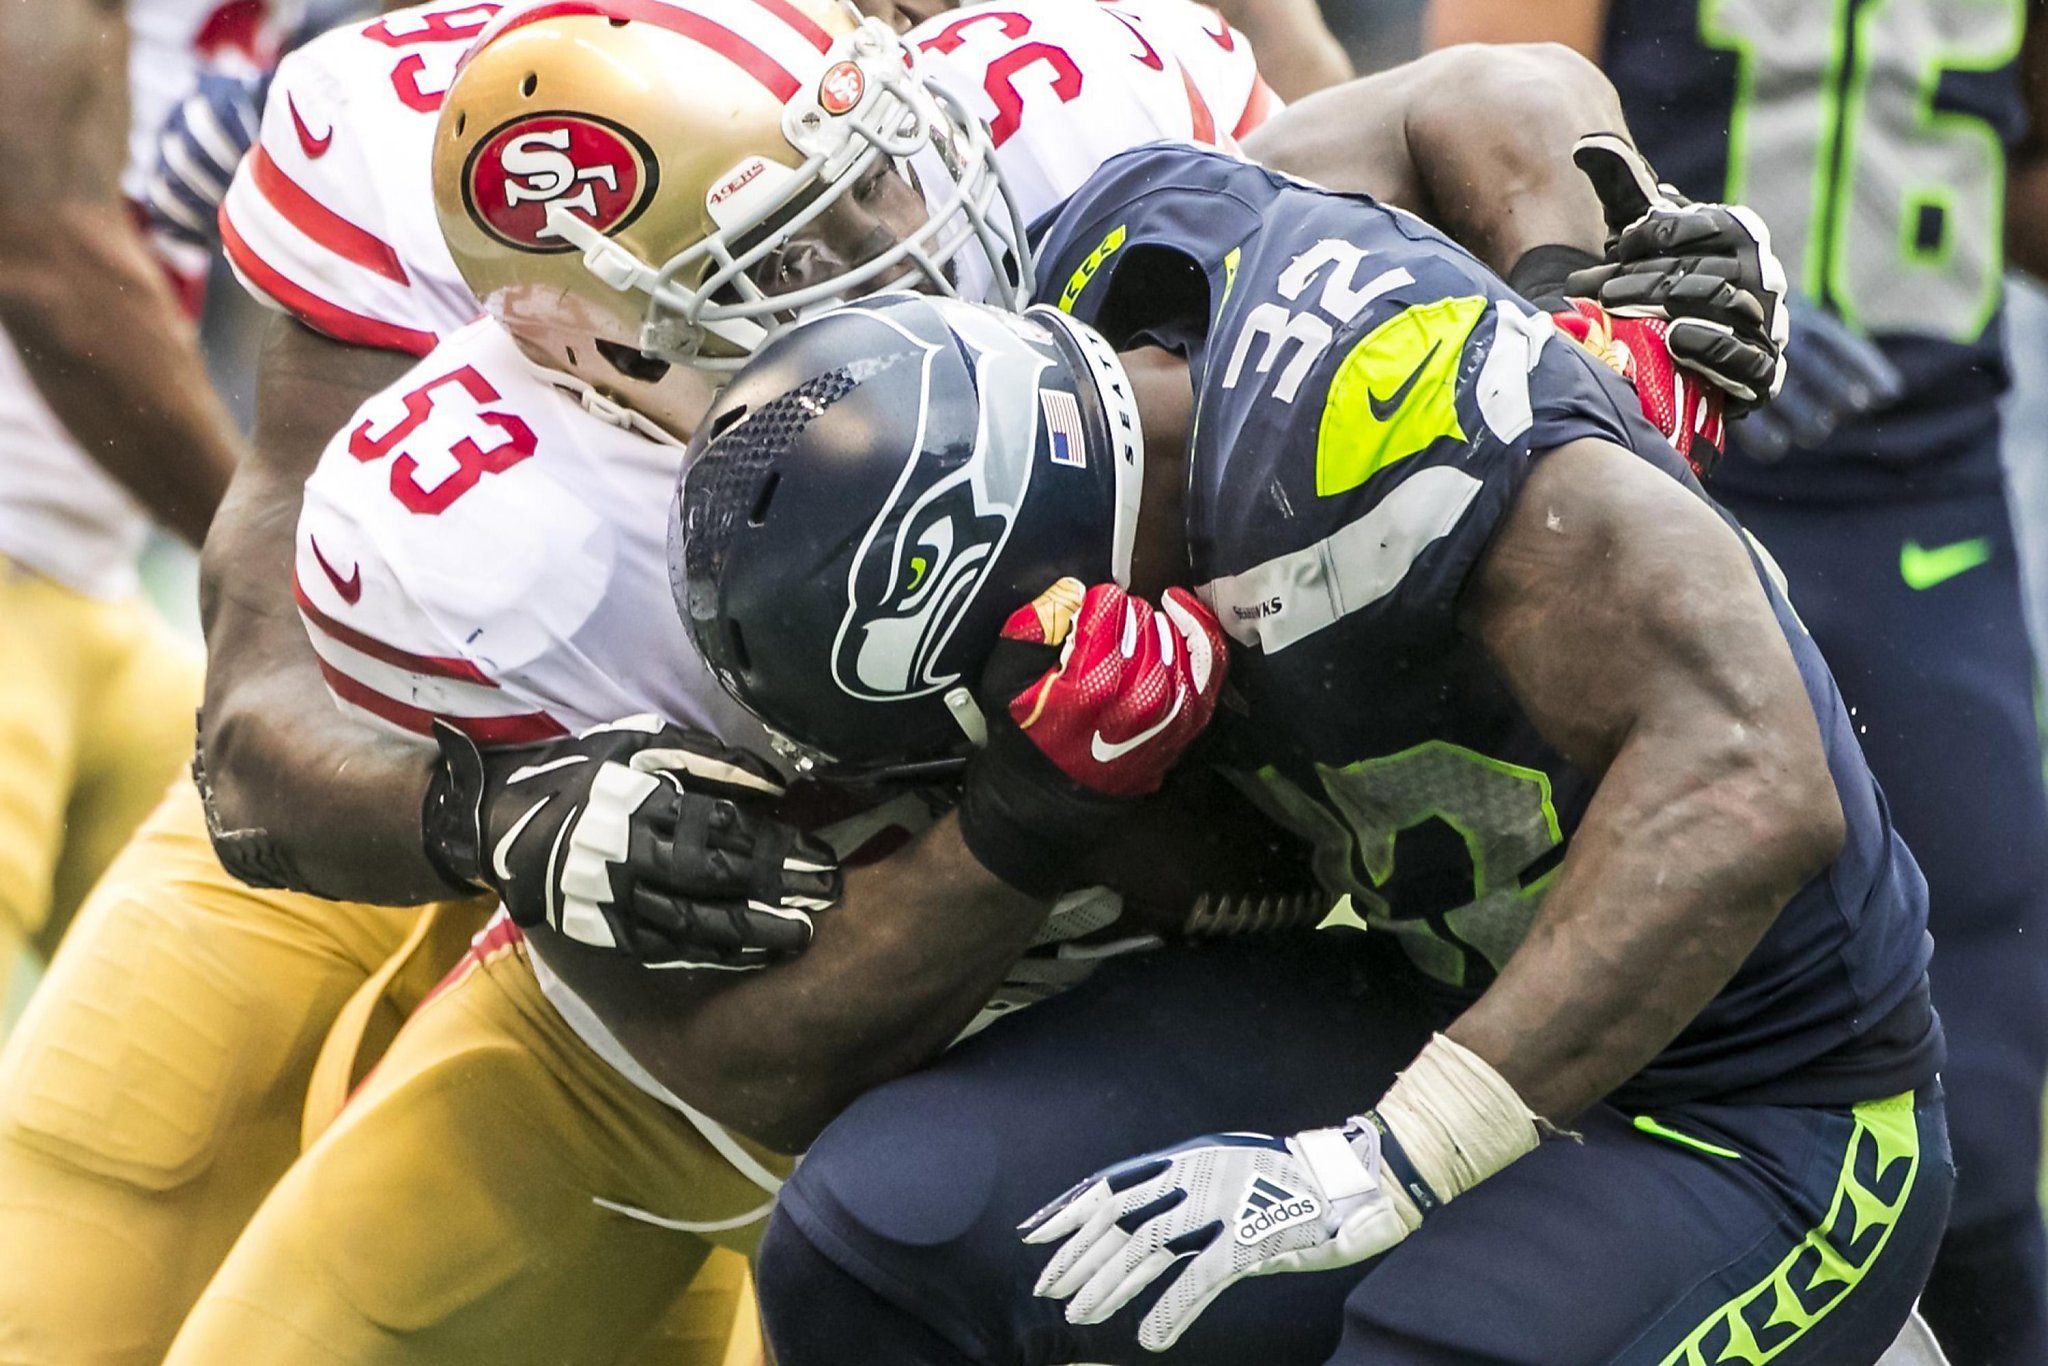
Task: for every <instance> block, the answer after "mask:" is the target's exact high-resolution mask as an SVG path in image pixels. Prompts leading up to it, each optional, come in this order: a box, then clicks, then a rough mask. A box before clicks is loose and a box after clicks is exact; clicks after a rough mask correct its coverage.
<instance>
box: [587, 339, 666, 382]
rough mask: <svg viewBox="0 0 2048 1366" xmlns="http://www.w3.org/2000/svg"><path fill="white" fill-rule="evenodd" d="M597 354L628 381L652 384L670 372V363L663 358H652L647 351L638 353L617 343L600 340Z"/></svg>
mask: <svg viewBox="0 0 2048 1366" xmlns="http://www.w3.org/2000/svg"><path fill="white" fill-rule="evenodd" d="M597 354H598V355H600V356H603V357H604V358H605V360H606V361H607V362H608V363H609V364H610V365H611V367H612V369H614V370H616V371H618V372H619V373H620V374H622V375H624V376H625V377H626V378H627V379H637V380H644V381H646V382H647V383H649V384H652V383H654V382H655V381H657V380H659V379H660V378H661V377H662V376H663V375H666V374H667V373H668V371H669V364H668V362H667V361H665V360H663V359H662V358H661V357H659V356H650V355H648V354H647V353H646V352H645V351H636V350H634V349H633V348H632V347H630V346H626V345H623V344H621V343H619V342H615V341H602V340H600V341H599V342H598V343H597Z"/></svg>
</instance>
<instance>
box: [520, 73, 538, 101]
mask: <svg viewBox="0 0 2048 1366" xmlns="http://www.w3.org/2000/svg"><path fill="white" fill-rule="evenodd" d="M539 88H540V77H538V76H536V75H534V74H533V73H532V72H531V71H529V72H527V73H526V79H525V80H523V81H521V82H520V83H519V93H520V94H522V95H525V96H526V97H527V98H529V99H531V98H532V97H533V92H534V91H535V90H538V89H539Z"/></svg>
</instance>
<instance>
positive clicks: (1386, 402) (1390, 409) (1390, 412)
mask: <svg viewBox="0 0 2048 1366" xmlns="http://www.w3.org/2000/svg"><path fill="white" fill-rule="evenodd" d="M1443 344H1444V343H1443V339H1442V338H1438V339H1437V340H1436V341H1435V342H1433V343H1431V344H1430V348H1429V350H1428V352H1426V353H1425V354H1424V355H1423V357H1422V359H1421V360H1419V361H1417V362H1416V363H1415V368H1414V369H1413V370H1411V371H1409V372H1408V378H1407V379H1404V380H1402V381H1401V387H1400V388H1398V389H1396V390H1395V391H1394V392H1393V393H1391V394H1389V395H1388V396H1387V397H1385V398H1381V397H1380V396H1379V395H1378V394H1375V393H1373V392H1372V390H1370V389H1368V390H1366V391H1365V401H1366V403H1367V405H1368V406H1370V407H1371V408H1372V416H1373V420H1374V421H1375V422H1386V421H1390V420H1391V419H1392V418H1393V416H1394V414H1395V413H1398V412H1400V411H1401V405H1402V404H1403V403H1406V402H1407V401H1408V394H1409V392H1410V391H1411V390H1413V389H1414V388H1415V381H1417V380H1419V379H1421V378H1422V372H1423V371H1424V370H1427V369H1428V368H1429V363H1430V362H1431V361H1432V360H1434V359H1436V353H1437V352H1438V351H1439V350H1441V349H1442V347H1443Z"/></svg>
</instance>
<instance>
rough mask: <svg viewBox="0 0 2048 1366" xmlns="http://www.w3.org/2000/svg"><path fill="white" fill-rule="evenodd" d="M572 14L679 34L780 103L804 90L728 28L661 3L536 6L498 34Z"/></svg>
mask: <svg viewBox="0 0 2048 1366" xmlns="http://www.w3.org/2000/svg"><path fill="white" fill-rule="evenodd" d="M572 14H596V15H603V16H606V17H609V18H614V19H637V20H639V21H640V22H641V23H645V24H653V25H654V26H655V27H656V28H665V29H668V30H669V31H670V32H672V33H680V34H682V35H683V36H684V37H685V38H688V39H689V40H690V41H691V42H694V43H699V44H701V45H703V46H704V47H708V48H710V49H711V50H712V51H713V52H716V53H717V54H718V55H719V56H721V57H723V58H725V59H726V60H727V61H729V62H731V63H732V64H733V65H734V66H736V67H738V68H739V69H740V70H742V71H744V72H746V73H747V74H748V75H749V76H752V77H753V78H754V79H755V80H757V81H759V82H760V83H761V84H762V85H764V86H766V87H767V89H768V93H769V94H771V95H773V96H775V98H776V99H778V100H783V101H788V100H789V99H791V98H792V97H794V96H795V94H796V92H797V91H798V90H799V89H801V88H802V85H801V83H800V82H799V81H798V80H797V78H796V77H795V76H794V75H792V74H791V73H790V71H789V69H788V68H786V67H784V66H783V65H782V63H780V62H778V61H776V60H775V59H774V58H773V57H771V56H769V55H768V54H767V53H766V52H763V51H762V50H761V49H760V48H758V47H756V46H754V45H753V44H752V43H750V42H748V41H747V40H746V39H745V38H742V37H741V36H740V35H739V34H737V33H734V32H733V31H732V30H731V29H729V28H727V27H725V25H723V24H719V23H715V22H713V21H712V20H710V19H707V18H705V17H704V16H703V15H701V14H694V13H692V12H691V11H689V10H686V9H677V8H675V7H673V6H670V5H665V4H662V3H660V0H554V3H552V4H541V5H535V6H534V7H533V8H532V9H530V10H527V11H526V12H525V13H523V14H521V15H519V16H518V17H517V18H515V19H512V20H511V21H509V22H508V23H507V24H506V25H505V27H504V28H502V29H500V30H499V31H498V32H499V36H503V35H504V34H507V33H510V32H511V31H512V30H513V29H516V28H524V27H526V26H527V25H528V24H537V23H539V22H540V21H541V20H543V19H558V18H561V17H563V16H566V15H572Z"/></svg>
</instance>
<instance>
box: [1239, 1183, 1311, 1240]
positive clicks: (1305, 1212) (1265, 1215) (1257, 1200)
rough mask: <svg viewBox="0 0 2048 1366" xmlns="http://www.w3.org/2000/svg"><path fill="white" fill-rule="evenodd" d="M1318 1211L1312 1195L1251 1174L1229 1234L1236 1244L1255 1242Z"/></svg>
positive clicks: (1309, 1217)
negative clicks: (1241, 1205)
mask: <svg viewBox="0 0 2048 1366" xmlns="http://www.w3.org/2000/svg"><path fill="white" fill-rule="evenodd" d="M1322 1212H1323V1207H1322V1205H1321V1203H1319V1202H1318V1201H1317V1200H1316V1198H1315V1197H1314V1196H1313V1195H1307V1194H1301V1193H1297V1192H1295V1191H1291V1190H1288V1189H1287V1188H1286V1187H1285V1186H1283V1185H1281V1184H1279V1183H1278V1182H1276V1181H1274V1180H1272V1179H1271V1178H1269V1177H1264V1176H1255V1177H1253V1178H1252V1184H1251V1189H1250V1190H1248V1191H1246V1192H1245V1197H1244V1208H1243V1209H1241V1210H1239V1211H1238V1212H1237V1231H1236V1233H1235V1234H1233V1235H1232V1236H1233V1237H1235V1238H1236V1239H1237V1241H1239V1242H1240V1243H1246V1244H1250V1243H1256V1242H1258V1241H1259V1239H1261V1238H1264V1237H1266V1236H1267V1235H1268V1234H1272V1233H1278V1232H1279V1231H1280V1230H1281V1229H1283V1228H1292V1227H1293V1226H1294V1225H1296V1224H1298V1223H1301V1222H1302V1221H1303V1220H1305V1219H1313V1218H1315V1217H1316V1216H1317V1215H1318V1214H1321V1213H1322Z"/></svg>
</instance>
